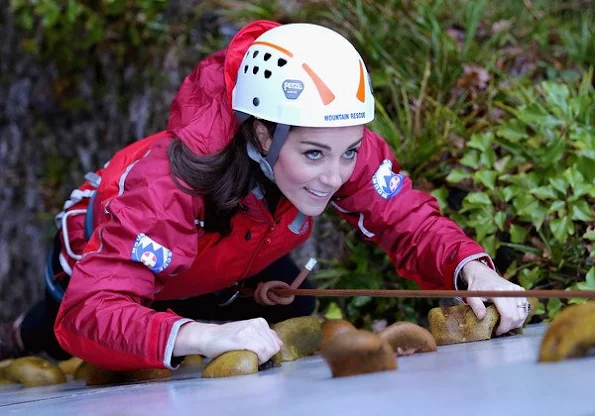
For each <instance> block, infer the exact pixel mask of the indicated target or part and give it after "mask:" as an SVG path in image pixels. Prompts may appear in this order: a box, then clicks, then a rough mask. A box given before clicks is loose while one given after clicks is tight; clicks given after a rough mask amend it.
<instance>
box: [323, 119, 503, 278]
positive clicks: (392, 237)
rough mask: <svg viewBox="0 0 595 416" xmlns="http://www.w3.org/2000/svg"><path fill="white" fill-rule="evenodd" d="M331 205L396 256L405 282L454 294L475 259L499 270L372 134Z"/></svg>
mask: <svg viewBox="0 0 595 416" xmlns="http://www.w3.org/2000/svg"><path fill="white" fill-rule="evenodd" d="M331 205H332V206H333V207H334V208H335V209H336V210H337V211H338V214H339V215H340V216H341V217H342V218H344V219H345V220H346V221H348V222H349V223H351V224H352V225H354V226H356V227H358V228H359V230H360V231H361V232H362V233H363V234H364V236H365V237H367V238H368V239H370V240H372V241H374V242H375V243H376V244H378V245H379V246H380V247H381V248H382V249H383V250H384V251H385V252H386V253H387V254H388V255H389V256H390V259H391V261H393V263H394V265H395V269H396V271H397V273H398V274H399V275H400V276H402V277H405V278H407V279H411V280H414V281H416V282H417V283H418V284H419V285H420V287H422V288H423V289H452V288H453V287H455V285H456V282H455V279H456V277H457V275H458V273H459V272H460V270H461V269H462V267H463V266H464V265H465V264H466V263H467V262H469V261H471V260H474V259H484V260H485V261H486V262H487V263H488V264H489V265H490V267H492V268H493V267H494V266H493V263H492V260H491V259H490V257H489V256H488V255H487V254H486V253H485V250H484V249H483V248H482V247H481V246H480V245H479V244H477V243H476V242H474V241H473V240H472V239H470V238H469V237H467V236H466V235H465V233H464V232H463V230H461V228H460V227H459V226H458V225H457V224H456V223H454V222H453V221H451V220H450V219H448V218H446V217H444V216H441V214H440V208H439V205H438V203H437V201H436V199H435V198H433V197H432V196H431V195H429V194H427V193H425V192H422V191H419V190H415V189H413V188H412V183H411V180H410V179H409V178H408V177H407V176H405V175H403V174H402V173H399V164H398V162H397V161H396V159H395V157H394V155H393V154H392V152H391V150H390V148H389V147H388V144H387V143H386V142H385V141H384V140H383V139H382V138H381V137H380V136H378V135H377V134H375V133H373V132H371V131H369V130H367V129H366V130H364V140H363V143H362V146H361V147H360V151H359V154H358V160H357V162H356V167H355V170H354V173H353V175H352V176H351V178H350V179H349V181H348V182H346V183H345V184H344V185H343V187H342V188H341V189H340V190H339V192H338V193H337V194H336V195H335V200H334V201H333V202H331Z"/></svg>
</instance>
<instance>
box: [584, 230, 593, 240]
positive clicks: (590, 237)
mask: <svg viewBox="0 0 595 416" xmlns="http://www.w3.org/2000/svg"><path fill="white" fill-rule="evenodd" d="M583 238H584V239H585V240H590V241H595V230H591V231H587V232H586V233H584V234H583Z"/></svg>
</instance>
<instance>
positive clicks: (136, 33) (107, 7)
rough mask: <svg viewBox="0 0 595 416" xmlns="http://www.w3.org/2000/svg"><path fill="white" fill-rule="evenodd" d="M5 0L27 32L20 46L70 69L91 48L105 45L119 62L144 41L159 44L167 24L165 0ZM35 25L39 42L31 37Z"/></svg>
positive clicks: (142, 46) (82, 63) (82, 61)
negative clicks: (37, 29) (38, 30)
mask: <svg viewBox="0 0 595 416" xmlns="http://www.w3.org/2000/svg"><path fill="white" fill-rule="evenodd" d="M10 6H11V9H12V11H13V12H14V14H15V16H16V17H17V19H18V22H19V25H20V26H21V28H22V29H24V30H25V32H26V33H29V36H30V37H26V38H24V40H23V46H24V47H25V48H26V49H27V50H29V51H30V52H34V53H37V54H39V55H40V56H42V57H43V58H46V59H51V60H52V61H54V62H56V63H58V65H59V66H60V67H61V68H62V69H69V70H73V71H75V70H80V69H82V68H85V66H86V65H89V62H88V61H87V60H86V59H81V57H84V56H86V57H89V51H90V50H93V49H95V48H102V49H104V50H108V51H109V52H111V53H112V54H113V57H114V58H115V60H116V62H117V63H119V64H121V63H122V62H123V61H124V60H125V59H131V58H133V59H136V58H137V56H135V55H136V54H138V53H142V51H144V50H145V49H146V48H147V47H148V46H147V45H150V47H151V48H154V47H156V46H159V45H160V44H161V42H162V40H163V39H164V37H163V34H164V33H165V32H166V30H167V26H166V25H165V23H164V11H165V9H166V7H167V2H166V1H165V0H137V1H129V0H101V1H90V0H67V1H55V0H11V2H10ZM38 25H40V27H41V30H42V31H43V42H42V43H37V42H36V40H35V35H36V34H35V30H34V29H35V28H36V27H38ZM73 40H75V41H73ZM131 55H132V56H131Z"/></svg>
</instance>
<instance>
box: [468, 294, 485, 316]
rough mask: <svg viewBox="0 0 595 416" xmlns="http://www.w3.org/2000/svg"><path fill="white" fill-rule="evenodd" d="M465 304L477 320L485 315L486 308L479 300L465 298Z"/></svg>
mask: <svg viewBox="0 0 595 416" xmlns="http://www.w3.org/2000/svg"><path fill="white" fill-rule="evenodd" d="M466 301H467V304H468V305H469V306H470V307H471V309H473V313H474V314H475V316H477V319H480V320H481V319H483V317H484V316H485V315H486V306H485V305H484V303H483V301H482V299H481V298H467V299H466Z"/></svg>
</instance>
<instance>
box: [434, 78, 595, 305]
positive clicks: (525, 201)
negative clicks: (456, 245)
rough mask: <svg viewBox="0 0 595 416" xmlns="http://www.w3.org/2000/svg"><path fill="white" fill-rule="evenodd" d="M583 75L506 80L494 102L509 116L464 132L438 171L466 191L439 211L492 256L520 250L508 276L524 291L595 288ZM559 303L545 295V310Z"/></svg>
mask: <svg viewBox="0 0 595 416" xmlns="http://www.w3.org/2000/svg"><path fill="white" fill-rule="evenodd" d="M592 82H593V73H592V71H589V72H587V73H585V74H584V77H583V79H582V82H581V83H579V84H570V83H568V84H563V83H560V82H552V81H544V82H541V83H539V84H537V85H535V86H530V87H520V86H514V87H512V88H511V90H510V91H506V93H507V94H506V95H504V98H505V99H506V100H507V101H506V102H501V103H499V105H500V106H501V107H503V108H507V109H508V110H509V111H510V113H511V117H510V118H508V119H507V120H506V121H503V122H502V123H500V124H498V125H494V126H493V127H492V128H490V129H489V130H488V131H486V132H484V133H478V134H475V135H473V136H472V137H471V140H470V141H469V142H468V143H467V145H466V148H465V150H464V152H463V156H462V158H461V159H460V161H459V166H458V167H456V168H455V169H454V170H453V171H452V172H451V173H450V174H449V175H448V176H447V178H446V179H447V181H448V183H449V184H451V185H457V186H459V187H461V188H462V189H464V190H465V191H467V192H468V194H467V196H466V197H465V198H464V200H463V206H462V209H461V210H459V211H458V212H455V211H452V210H450V211H448V210H447V213H448V214H449V215H450V216H451V217H452V218H453V219H455V220H456V221H457V222H458V223H459V224H461V225H462V226H463V227H465V228H467V229H468V230H471V232H472V233H473V234H474V235H475V237H476V239H477V240H478V241H479V242H480V243H482V244H483V245H484V246H485V247H486V248H487V250H488V252H489V253H490V254H491V255H493V256H495V255H496V251H497V250H498V249H499V248H500V247H509V248H511V249H514V250H515V251H517V252H519V253H523V254H524V255H523V256H522V258H521V263H522V264H521V265H520V266H519V265H517V264H516V263H515V264H513V265H512V266H511V268H510V269H509V270H508V273H507V274H508V276H509V277H511V278H516V279H517V280H518V282H519V283H520V284H521V285H522V286H523V287H525V288H526V289H531V288H534V287H540V288H544V287H558V288H575V289H576V288H578V289H581V290H582V289H589V288H591V287H595V286H594V283H595V282H594V279H595V269H593V268H592V267H591V268H590V265H591V264H592V263H593V258H595V254H594V251H593V248H592V239H593V225H594V224H595V211H594V209H593V206H594V203H595V90H594V89H593V87H592ZM442 195H444V193H443V194H442ZM589 268H590V270H591V271H589ZM585 276H586V277H585ZM575 302H576V301H575ZM560 307H561V305H560V304H558V303H557V302H555V301H550V302H549V303H548V306H547V313H548V315H549V316H551V315H553V314H556V313H557V312H558V311H559V309H560Z"/></svg>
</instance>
